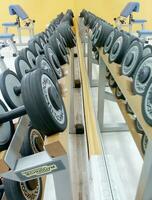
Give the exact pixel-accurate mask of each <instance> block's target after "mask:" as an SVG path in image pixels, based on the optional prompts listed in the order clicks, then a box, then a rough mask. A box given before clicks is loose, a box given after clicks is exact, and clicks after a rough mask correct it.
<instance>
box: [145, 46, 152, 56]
mask: <svg viewBox="0 0 152 200" xmlns="http://www.w3.org/2000/svg"><path fill="white" fill-rule="evenodd" d="M149 54H152V45H150V44H148V45H145V46H144V49H143V58H144V57H146V56H147V55H149Z"/></svg>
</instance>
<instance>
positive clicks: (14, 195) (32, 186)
mask: <svg viewBox="0 0 152 200" xmlns="http://www.w3.org/2000/svg"><path fill="white" fill-rule="evenodd" d="M3 185H4V190H5V195H6V198H7V200H17V199H18V200H25V199H26V200H31V199H33V200H38V199H41V198H42V188H43V187H42V178H36V179H33V180H29V181H26V182H17V181H13V180H9V179H5V178H3Z"/></svg>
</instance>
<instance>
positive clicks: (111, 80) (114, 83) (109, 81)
mask: <svg viewBox="0 0 152 200" xmlns="http://www.w3.org/2000/svg"><path fill="white" fill-rule="evenodd" d="M108 83H109V86H110V87H111V88H115V87H117V83H116V82H115V80H114V78H113V76H112V75H111V74H110V76H109V79H108Z"/></svg>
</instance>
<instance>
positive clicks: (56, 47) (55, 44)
mask: <svg viewBox="0 0 152 200" xmlns="http://www.w3.org/2000/svg"><path fill="white" fill-rule="evenodd" d="M49 44H50V45H51V46H52V50H53V51H54V53H55V54H56V56H57V57H58V59H59V62H60V64H61V65H64V64H66V63H69V60H68V57H67V55H66V53H65V49H64V48H63V46H62V45H61V42H60V41H59V39H58V38H56V37H55V35H54V34H53V35H52V36H51V38H50V39H49Z"/></svg>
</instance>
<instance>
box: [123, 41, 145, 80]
mask: <svg viewBox="0 0 152 200" xmlns="http://www.w3.org/2000/svg"><path fill="white" fill-rule="evenodd" d="M142 55H143V44H142V43H141V42H139V41H134V42H133V43H132V44H131V45H130V47H129V48H128V50H127V52H126V54H125V56H124V58H123V60H122V64H121V74H123V75H125V76H129V77H132V76H133V74H134V72H135V70H136V68H137V67H138V64H139V62H140V60H141V59H142Z"/></svg>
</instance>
